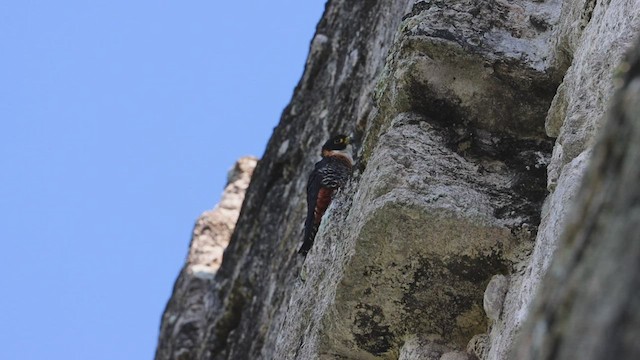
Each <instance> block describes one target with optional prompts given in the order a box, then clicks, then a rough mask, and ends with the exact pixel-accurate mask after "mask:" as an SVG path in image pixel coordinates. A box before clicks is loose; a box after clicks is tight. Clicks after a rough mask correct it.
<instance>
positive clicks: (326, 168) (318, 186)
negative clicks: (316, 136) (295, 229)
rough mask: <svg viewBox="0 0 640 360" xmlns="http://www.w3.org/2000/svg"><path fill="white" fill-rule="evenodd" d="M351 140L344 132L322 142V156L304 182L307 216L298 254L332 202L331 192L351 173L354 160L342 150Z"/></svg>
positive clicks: (309, 243)
mask: <svg viewBox="0 0 640 360" xmlns="http://www.w3.org/2000/svg"><path fill="white" fill-rule="evenodd" d="M350 143H351V138H350V137H349V136H346V135H336V136H333V137H331V138H330V139H329V140H327V142H325V143H324V145H322V152H321V156H322V160H320V161H318V162H317V163H316V165H315V167H314V169H313V171H312V172H311V174H310V175H309V180H308V182H307V219H306V221H305V223H304V241H303V243H302V246H301V247H300V250H298V254H300V255H302V256H307V253H308V252H309V250H311V247H312V246H313V241H314V239H315V237H316V233H317V232H318V227H319V226H320V222H321V221H322V216H323V215H324V213H325V211H326V210H327V208H328V207H329V204H330V203H331V198H332V196H333V194H334V193H335V192H336V191H337V190H338V189H339V188H340V187H342V186H344V185H345V184H346V183H347V181H348V180H349V178H350V177H351V168H352V166H353V162H352V160H351V157H350V156H349V154H348V153H346V152H345V151H344V150H345V149H346V148H347V146H348V145H349V144H350Z"/></svg>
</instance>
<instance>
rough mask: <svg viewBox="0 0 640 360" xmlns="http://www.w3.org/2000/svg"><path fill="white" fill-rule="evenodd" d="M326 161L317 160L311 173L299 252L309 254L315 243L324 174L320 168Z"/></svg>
mask: <svg viewBox="0 0 640 360" xmlns="http://www.w3.org/2000/svg"><path fill="white" fill-rule="evenodd" d="M325 162H326V161H325V160H324V159H323V160H321V161H319V162H317V163H316V166H315V168H314V169H313V171H312V172H311V174H310V175H309V181H308V182H307V219H306V221H305V222H304V242H303V243H302V247H301V248H300V250H298V254H302V255H307V252H309V250H310V249H311V246H312V245H313V239H314V238H315V237H316V233H317V232H318V225H317V224H314V218H315V210H316V202H317V201H318V193H319V192H320V187H321V185H322V174H321V173H320V171H319V170H320V168H322V166H324V163H325Z"/></svg>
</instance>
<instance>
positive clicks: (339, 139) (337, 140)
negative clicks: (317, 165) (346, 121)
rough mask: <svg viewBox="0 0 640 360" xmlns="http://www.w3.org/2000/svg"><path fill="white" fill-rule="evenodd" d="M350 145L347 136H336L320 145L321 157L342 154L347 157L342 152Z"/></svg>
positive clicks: (349, 139)
mask: <svg viewBox="0 0 640 360" xmlns="http://www.w3.org/2000/svg"><path fill="white" fill-rule="evenodd" d="M350 143H351V138H350V137H349V136H347V135H336V136H333V137H332V138H331V139H329V140H327V142H325V143H324V145H322V156H323V157H324V156H330V155H332V154H338V153H342V154H343V155H347V154H346V153H345V152H343V151H342V150H345V149H346V148H347V146H349V144H350Z"/></svg>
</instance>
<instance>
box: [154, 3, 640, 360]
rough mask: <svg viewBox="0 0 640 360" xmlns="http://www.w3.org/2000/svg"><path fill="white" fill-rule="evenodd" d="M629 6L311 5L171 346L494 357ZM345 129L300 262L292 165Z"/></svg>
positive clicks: (517, 314) (550, 249)
mask: <svg viewBox="0 0 640 360" xmlns="http://www.w3.org/2000/svg"><path fill="white" fill-rule="evenodd" d="M639 14H640V2H639V1H620V2H595V1H577V2H575V1H561V0H547V1H524V0H522V1H518V0H513V1H503V0H494V1H479V0H457V1H439V0H431V1H411V0H404V1H374V0H365V1H346V0H332V1H329V2H328V3H327V6H326V9H325V14H324V15H323V17H322V19H321V20H320V23H319V24H318V26H317V30H316V35H315V37H314V39H313V40H312V42H311V47H310V53H309V58H308V60H307V63H306V68H305V72H304V74H303V76H302V79H301V81H300V83H299V84H298V86H297V87H296V90H295V92H294V95H293V99H292V100H291V103H290V104H289V105H288V106H287V108H286V109H285V110H284V112H283V115H282V119H281V121H280V124H279V125H278V127H277V128H276V129H275V130H274V133H273V135H272V137H271V140H270V141H269V144H268V146H267V149H266V151H265V154H264V156H263V158H262V159H261V161H260V162H259V164H258V166H257V167H256V170H255V174H254V177H253V180H252V182H251V185H250V187H249V189H248V191H247V196H246V198H245V202H244V205H243V210H242V214H241V216H240V218H239V219H238V223H237V226H236V229H235V232H234V233H233V236H232V239H231V242H230V244H229V247H228V248H227V250H226V251H225V254H224V261H223V263H222V266H221V268H220V269H219V271H218V272H217V273H216V274H215V280H213V281H209V282H208V283H207V284H206V291H204V295H202V294H203V292H200V293H199V294H200V295H198V296H200V297H201V298H200V300H199V301H200V303H201V304H202V307H201V310H199V313H198V316H199V319H200V320H199V322H198V324H199V325H198V327H197V328H196V329H195V330H189V331H191V332H192V333H193V336H192V337H190V338H193V339H197V340H194V341H193V342H192V343H193V346H192V347H190V348H188V351H185V352H184V353H183V355H182V356H183V357H181V358H180V359H404V360H411V359H465V358H469V359H473V358H480V359H505V358H506V357H507V356H508V354H509V352H510V351H511V350H512V348H513V343H514V338H515V336H516V335H517V333H518V331H519V329H520V327H521V324H522V323H523V321H524V320H525V318H526V316H527V314H528V308H529V304H530V303H531V301H532V299H533V297H534V295H535V293H536V290H537V288H538V284H539V282H540V279H541V278H542V277H543V275H544V274H545V272H546V270H547V268H548V266H549V263H550V262H551V259H552V258H553V254H554V251H555V249H556V244H557V240H558V238H559V234H560V233H561V231H562V229H563V227H564V223H565V218H566V215H567V213H568V212H569V211H568V210H569V209H570V204H571V202H572V200H573V198H574V197H575V193H576V191H577V188H578V185H579V184H580V181H581V179H582V175H583V173H584V169H585V167H586V165H587V163H588V159H589V155H590V153H591V149H592V144H593V143H594V140H593V139H594V136H595V134H596V133H597V129H598V128H599V127H600V124H601V123H602V122H603V114H604V113H605V109H606V107H607V104H608V103H609V99H610V97H611V95H612V93H613V89H614V85H613V78H614V72H615V69H616V68H617V67H618V66H619V64H620V63H621V59H622V56H623V54H624V53H625V51H626V50H627V49H628V48H629V47H630V45H631V43H632V41H633V39H634V37H635V36H637V34H638V30H639V29H640V26H639V25H640V16H638V15H639ZM350 132H351V133H353V134H354V136H355V139H356V144H355V145H356V148H355V153H354V158H355V160H356V166H355V171H354V174H353V177H352V180H351V181H350V183H349V184H347V186H346V187H344V188H343V189H341V190H340V191H339V192H338V193H337V195H336V196H335V198H334V201H333V202H332V205H331V206H330V207H329V209H328V211H327V213H326V214H325V217H324V219H323V222H322V224H321V226H320V228H319V231H318V234H317V237H316V241H315V244H314V247H313V248H312V250H311V252H310V253H309V255H308V256H307V258H306V259H305V260H303V259H302V258H301V257H299V256H297V254H296V250H297V249H298V247H299V245H300V242H301V240H302V225H303V222H304V217H305V211H306V203H305V193H304V192H305V186H306V180H307V175H308V173H309V171H310V170H311V169H312V167H313V164H314V163H315V161H317V160H318V158H319V149H320V145H321V144H322V143H323V142H324V141H325V140H326V139H327V138H328V137H329V136H330V135H333V134H336V133H350ZM549 136H551V137H557V139H556V140H555V142H554V139H553V138H550V137H549ZM179 281H180V280H179ZM164 321H165V322H166V321H167V319H166V317H165V319H164ZM165 331H167V330H165V325H164V323H163V329H162V332H161V339H162V338H163V336H165V335H164V332H165ZM183 332H187V330H184V331H183ZM179 334H180V330H178V333H177V335H178V336H179ZM168 339H172V337H168ZM170 342H171V341H168V343H167V345H166V346H170V345H169V344H170ZM161 345H162V342H161ZM171 356H172V355H171V353H164V352H160V351H159V352H158V354H157V356H156V359H173V358H177V357H171ZM173 356H175V354H174V355H173Z"/></svg>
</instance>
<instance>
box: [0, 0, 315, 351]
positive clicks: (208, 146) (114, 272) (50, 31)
mask: <svg viewBox="0 0 640 360" xmlns="http://www.w3.org/2000/svg"><path fill="white" fill-rule="evenodd" d="M323 10H324V0H305V1H299V0H287V1H268V2H267V1H243V2H237V1H215V0H209V1H202V0H192V1H123V0H120V1H114V0H109V1H103V0H94V1H71V0H67V1H49V0H47V1H44V0H24V1H3V2H1V3H0V54H2V55H1V56H0V240H1V241H2V251H0V271H1V274H2V276H1V277H0V289H1V296H0V324H2V326H0V359H20V360H30V359H38V360H41V359H66V360H68V359H82V360H87V359H91V360H100V359H109V360H114V359H118V360H124V359H136V360H137V359H151V358H152V357H153V353H154V350H155V345H156V339H157V335H158V327H159V321H160V316H161V313H162V310H163V309H164V306H165V304H166V301H167V300H168V297H169V295H170V293H171V288H172V286H173V282H174V280H175V277H176V275H177V274H178V271H179V269H180V267H181V265H182V263H183V261H184V258H185V255H186V253H187V246H188V243H189V237H190V233H191V229H192V226H193V223H194V221H195V219H196V218H197V216H198V215H199V214H200V213H201V212H202V211H204V210H207V209H209V208H212V207H213V205H214V204H215V203H216V202H217V201H218V199H219V196H220V193H221V192H222V189H223V186H224V181H225V176H226V172H227V170H228V169H229V168H230V167H231V166H232V165H233V162H234V161H235V159H236V158H238V157H240V156H243V155H248V154H253V155H257V156H260V155H261V154H262V152H263V151H264V146H265V145H266V142H267V140H268V138H269V136H270V135H271V132H272V129H273V127H274V126H276V124H277V123H278V120H279V117H280V113H281V111H282V109H283V108H284V106H285V105H286V104H287V102H288V101H289V99H290V98H291V95H292V92H293V88H294V86H295V85H296V83H297V81H298V79H299V78H300V76H301V74H302V70H303V67H304V61H305V58H306V54H307V51H308V46H309V42H310V40H311V37H312V36H313V32H314V30H315V26H316V24H317V22H318V20H319V19H320V16H321V14H322V11H323Z"/></svg>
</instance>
